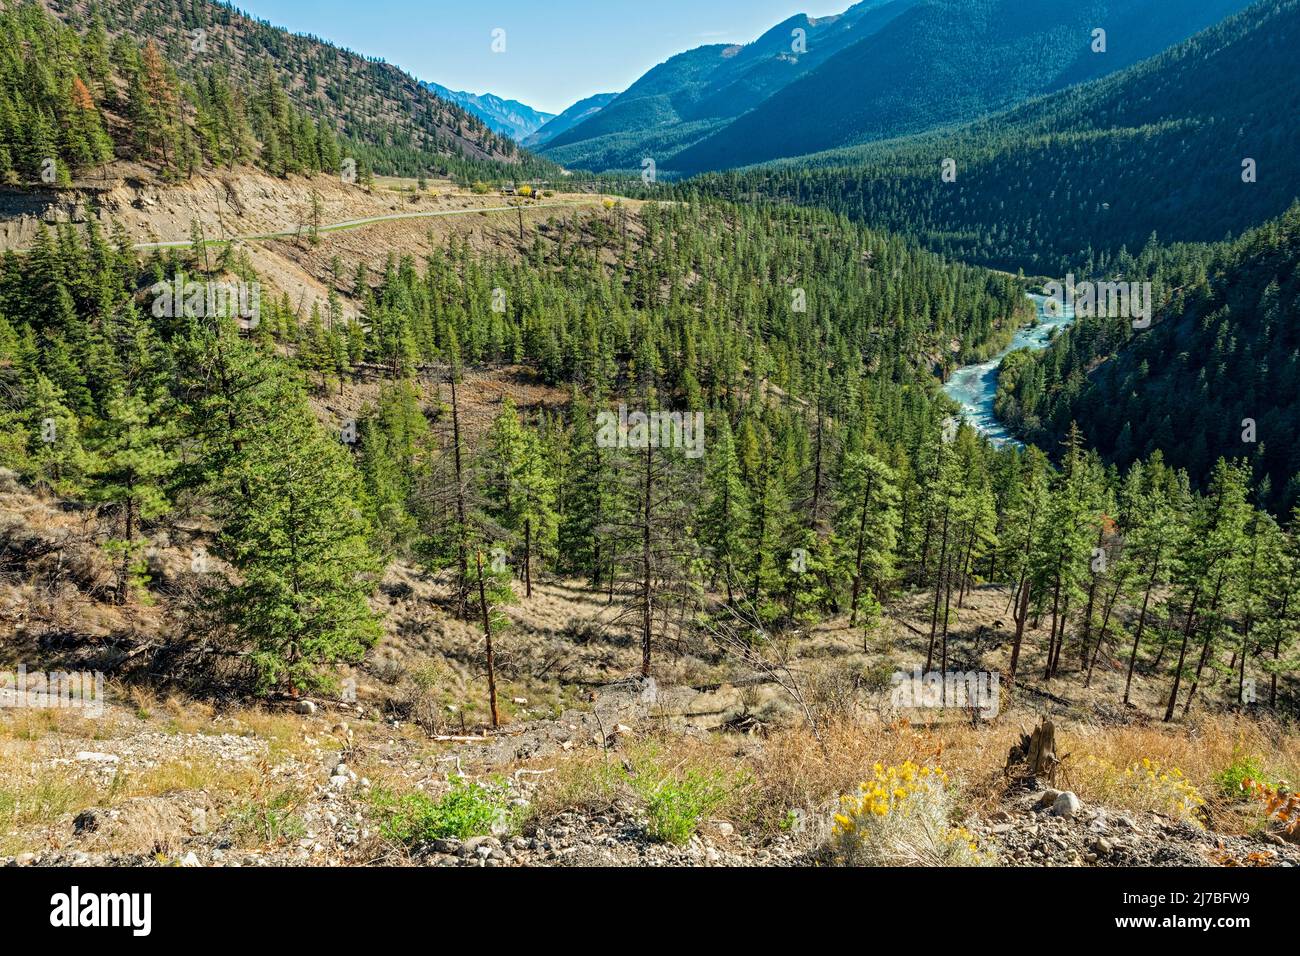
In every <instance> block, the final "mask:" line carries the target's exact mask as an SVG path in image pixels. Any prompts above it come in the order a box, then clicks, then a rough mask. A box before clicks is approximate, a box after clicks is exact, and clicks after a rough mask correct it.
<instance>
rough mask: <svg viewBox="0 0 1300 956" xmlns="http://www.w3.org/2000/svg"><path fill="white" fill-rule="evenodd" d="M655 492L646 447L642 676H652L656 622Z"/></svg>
mask: <svg viewBox="0 0 1300 956" xmlns="http://www.w3.org/2000/svg"><path fill="white" fill-rule="evenodd" d="M653 492H654V448H653V447H652V445H651V444H650V443H649V442H647V443H646V449H645V505H644V511H643V513H642V518H641V601H642V603H643V607H642V608H641V676H642V677H649V676H650V636H651V630H652V627H653V623H654V605H653V603H652V599H651V597H650V573H651V561H650V512H651V508H652V507H653V498H652V495H653Z"/></svg>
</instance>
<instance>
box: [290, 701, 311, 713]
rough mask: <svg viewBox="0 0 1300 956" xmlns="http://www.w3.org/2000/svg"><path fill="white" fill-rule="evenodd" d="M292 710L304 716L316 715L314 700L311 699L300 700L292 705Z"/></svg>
mask: <svg viewBox="0 0 1300 956" xmlns="http://www.w3.org/2000/svg"><path fill="white" fill-rule="evenodd" d="M293 712H294V713H295V714H303V715H304V716H306V717H314V716H315V715H316V702H315V701H311V700H300V701H298V702H297V703H295V704H294V705H293Z"/></svg>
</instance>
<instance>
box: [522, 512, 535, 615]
mask: <svg viewBox="0 0 1300 956" xmlns="http://www.w3.org/2000/svg"><path fill="white" fill-rule="evenodd" d="M532 596H533V519H532V518H525V519H524V597H532Z"/></svg>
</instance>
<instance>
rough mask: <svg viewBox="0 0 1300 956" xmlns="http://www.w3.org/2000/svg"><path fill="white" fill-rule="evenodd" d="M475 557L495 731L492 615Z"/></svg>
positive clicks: (480, 560) (498, 722)
mask: <svg viewBox="0 0 1300 956" xmlns="http://www.w3.org/2000/svg"><path fill="white" fill-rule="evenodd" d="M476 556H477V560H478V603H479V609H480V610H481V611H482V612H483V636H484V637H485V638H486V639H487V675H488V704H489V706H490V707H491V710H492V729H493V730H495V729H496V728H497V727H499V726H501V718H500V716H499V715H498V714H497V675H496V659H495V658H494V656H493V654H492V614H491V612H490V611H489V610H488V602H487V589H486V588H484V586H483V552H482V551H478V552H476Z"/></svg>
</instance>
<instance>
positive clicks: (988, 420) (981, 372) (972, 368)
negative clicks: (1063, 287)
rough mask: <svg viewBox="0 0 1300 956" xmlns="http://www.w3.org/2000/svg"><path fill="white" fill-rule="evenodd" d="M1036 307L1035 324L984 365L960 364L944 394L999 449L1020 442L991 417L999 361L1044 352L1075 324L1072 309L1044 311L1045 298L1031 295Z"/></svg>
mask: <svg viewBox="0 0 1300 956" xmlns="http://www.w3.org/2000/svg"><path fill="white" fill-rule="evenodd" d="M1029 298H1031V299H1033V300H1034V303H1035V304H1036V305H1037V307H1038V321H1037V322H1036V323H1035V324H1034V325H1029V326H1026V327H1025V328H1023V329H1021V330H1020V331H1019V332H1017V333H1016V335H1015V338H1013V339H1012V340H1011V344H1010V345H1008V346H1007V347H1006V348H1004V349H1003V350H1002V351H1001V352H999V353H998V354H997V355H995V356H993V357H992V358H991V359H989V360H988V361H987V362H981V363H979V364H978V365H963V366H962V367H961V368H959V369H957V371H955V372H953V373H952V375H950V376H949V377H948V382H947V384H945V385H944V387H943V391H944V394H945V395H947V396H948V397H949V398H951V399H952V400H953V401H955V402H956V403H957V404H959V405H960V406H961V415H962V418H964V419H965V420H966V422H967V423H968V424H970V426H971V427H972V428H974V429H975V430H976V431H978V432H979V433H980V434H981V435H984V436H985V437H986V438H988V440H989V441H990V442H992V443H993V444H994V445H997V446H998V447H1001V446H1003V445H1014V446H1015V447H1017V448H1019V447H1023V443H1022V442H1021V441H1019V440H1018V439H1017V438H1016V437H1015V436H1013V435H1012V434H1011V432H1009V431H1008V430H1007V429H1006V428H1004V427H1003V425H1002V423H1001V422H999V421H998V420H997V417H996V416H994V414H993V399H994V398H995V397H996V395H997V391H998V367H999V366H1001V364H1002V360H1003V359H1004V358H1006V357H1007V356H1008V355H1009V354H1011V353H1012V352H1014V351H1016V349H1033V350H1034V351H1038V350H1040V349H1045V348H1047V346H1048V345H1049V344H1051V341H1052V335H1053V333H1055V332H1056V330H1057V329H1063V328H1066V327H1067V326H1068V325H1070V324H1071V323H1072V322H1073V321H1074V306H1073V305H1068V306H1063V307H1058V308H1057V309H1054V310H1049V309H1048V308H1047V297H1046V296H1042V295H1036V294H1032V293H1031V294H1030V296H1029Z"/></svg>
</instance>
